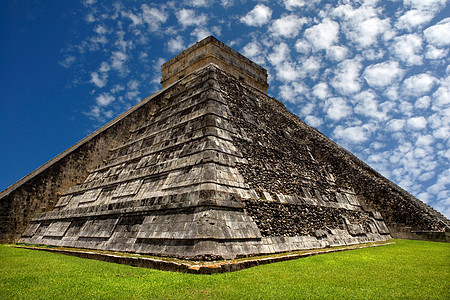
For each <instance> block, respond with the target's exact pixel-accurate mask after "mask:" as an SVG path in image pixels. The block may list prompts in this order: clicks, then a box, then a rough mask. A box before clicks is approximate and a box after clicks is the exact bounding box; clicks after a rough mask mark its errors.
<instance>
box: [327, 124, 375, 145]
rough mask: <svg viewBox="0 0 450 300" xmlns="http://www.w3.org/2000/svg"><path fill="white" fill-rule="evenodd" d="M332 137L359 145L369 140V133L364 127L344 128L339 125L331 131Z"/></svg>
mask: <svg viewBox="0 0 450 300" xmlns="http://www.w3.org/2000/svg"><path fill="white" fill-rule="evenodd" d="M333 136H334V137H335V138H336V139H338V140H341V141H345V142H348V143H351V144H359V143H362V142H365V141H367V140H368V139H369V137H370V132H369V130H367V127H364V126H351V127H344V126H342V125H339V126H337V127H336V128H335V129H334V130H333Z"/></svg>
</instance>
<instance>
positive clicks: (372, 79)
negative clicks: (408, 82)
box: [363, 61, 405, 88]
mask: <svg viewBox="0 0 450 300" xmlns="http://www.w3.org/2000/svg"><path fill="white" fill-rule="evenodd" d="M404 73H405V71H404V70H403V69H402V68H401V67H400V66H399V63H398V62H396V61H386V62H382V63H379V64H373V65H370V66H368V67H367V68H366V69H365V70H364V73H363V77H364V79H365V80H366V81H367V83H368V84H369V85H370V86H372V87H376V88H380V87H385V86H387V85H391V84H393V83H395V82H397V81H399V80H401V79H402V78H403V74H404Z"/></svg>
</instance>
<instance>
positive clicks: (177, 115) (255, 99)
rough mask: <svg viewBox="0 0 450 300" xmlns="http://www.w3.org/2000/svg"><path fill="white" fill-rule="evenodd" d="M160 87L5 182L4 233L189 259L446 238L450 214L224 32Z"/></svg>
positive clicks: (185, 59) (170, 65)
mask: <svg viewBox="0 0 450 300" xmlns="http://www.w3.org/2000/svg"><path fill="white" fill-rule="evenodd" d="M161 69H162V79H161V83H162V90H161V91H160V92H158V93H156V94H154V95H152V96H150V97H148V98H146V99H144V100H142V101H141V102H140V103H139V104H137V105H136V106H135V107H133V108H131V109H130V110H129V111H127V112H125V113H124V114H122V115H121V116H119V117H117V118H116V119H114V120H112V121H111V122H109V123H108V124H106V125H105V126H103V127H102V128H100V129H99V130H97V131H96V132H94V133H92V134H91V135H89V136H88V137H86V138H85V139H83V140H82V141H80V142H79V143H77V144H76V145H74V146H73V147H71V148H69V149H68V150H66V151H65V152H63V153H61V154H60V155H58V156H57V157H55V158H54V159H53V160H51V161H49V162H48V163H47V164H45V165H43V166H42V167H40V168H39V169H37V170H36V171H34V172H33V173H31V174H29V175H28V176H26V177H24V178H23V179H22V180H20V181H19V182H17V183H15V184H14V185H12V186H11V187H9V188H7V189H6V190H5V191H3V192H2V193H1V194H0V205H1V212H2V219H1V221H0V222H1V223H0V226H1V227H0V228H1V231H0V232H1V239H2V241H3V242H5V241H9V242H12V241H20V242H23V243H33V244H45V245H56V246H66V247H76V248H88V249H101V250H112V251H127V252H135V253H145V254H152V255H160V256H172V257H180V258H186V259H216V258H225V259H230V258H235V257H238V256H247V255H257V254H268V253H277V252H283V251H293V250H300V249H311V248H322V247H327V246H338V245H348V244H357V243H364V242H373V241H384V240H388V239H390V238H392V237H399V238H422V239H435V240H445V239H446V238H447V236H446V233H445V230H446V228H448V226H449V221H448V220H447V219H446V218H445V217H444V216H442V215H441V214H440V213H438V212H436V211H434V210H433V209H432V208H431V207H429V206H427V205H425V204H424V203H423V202H421V201H420V200H418V199H416V198H414V197H413V196H411V195H410V194H409V193H407V192H406V191H404V190H403V189H401V188H400V187H398V186H396V185H395V184H394V183H392V182H390V181H389V180H387V179H386V178H384V177H383V176H381V175H380V174H378V173H377V172H376V171H374V170H373V169H371V168H370V167H369V166H367V165H366V164H365V163H363V162H362V161H360V160H359V159H357V158H356V157H355V156H354V155H352V154H351V153H350V152H348V151H347V150H345V149H343V148H342V147H340V146H338V145H337V144H335V143H334V142H333V141H331V140H330V139H329V138H327V137H326V136H324V135H323V134H321V133H320V132H318V131H317V130H316V129H314V128H311V127H309V126H307V125H306V124H305V123H304V122H302V121H301V120H300V119H299V118H298V117H297V116H295V115H293V114H292V113H290V112H289V111H288V110H287V109H286V108H285V107H284V105H283V104H282V103H281V102H280V101H278V100H276V99H274V98H271V97H269V96H268V95H267V88H268V85H267V72H266V70H265V69H263V68H261V67H260V66H258V65H256V64H255V63H254V62H252V61H250V60H249V59H247V58H245V57H244V56H242V55H241V54H239V53H238V52H236V51H235V50H233V49H231V48H230V47H228V46H226V45H225V44H223V43H221V42H220V41H218V40H217V39H215V38H214V37H208V38H206V39H204V40H202V41H200V42H198V43H196V44H195V45H193V46H192V47H190V48H189V49H187V50H185V51H183V52H182V53H181V54H179V55H177V56H176V57H175V58H173V59H171V60H169V61H168V62H167V63H165V64H163V65H162V67H161Z"/></svg>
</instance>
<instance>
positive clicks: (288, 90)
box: [280, 82, 308, 103]
mask: <svg viewBox="0 0 450 300" xmlns="http://www.w3.org/2000/svg"><path fill="white" fill-rule="evenodd" d="M307 93H308V88H307V86H306V85H305V84H304V83H301V82H291V83H288V84H284V85H282V86H281V87H280V95H281V97H282V99H283V100H286V101H287V102H290V103H299V102H301V101H302V100H303V96H304V95H305V94H307Z"/></svg>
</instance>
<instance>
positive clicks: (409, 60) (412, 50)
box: [391, 34, 422, 66]
mask: <svg viewBox="0 0 450 300" xmlns="http://www.w3.org/2000/svg"><path fill="white" fill-rule="evenodd" d="M391 50H392V52H393V53H394V54H395V55H396V56H397V57H398V58H399V59H400V60H401V61H402V62H403V63H405V64H406V65H408V66H411V65H421V64H422V54H421V52H422V38H421V37H420V36H419V35H418V34H405V35H402V36H399V37H396V38H395V39H394V43H393V44H392V46H391Z"/></svg>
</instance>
